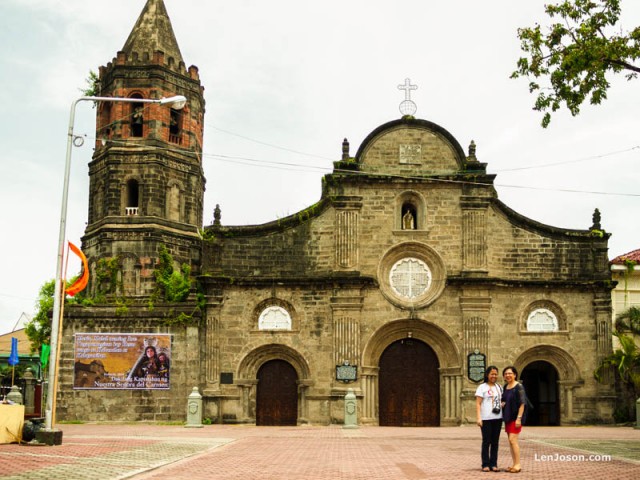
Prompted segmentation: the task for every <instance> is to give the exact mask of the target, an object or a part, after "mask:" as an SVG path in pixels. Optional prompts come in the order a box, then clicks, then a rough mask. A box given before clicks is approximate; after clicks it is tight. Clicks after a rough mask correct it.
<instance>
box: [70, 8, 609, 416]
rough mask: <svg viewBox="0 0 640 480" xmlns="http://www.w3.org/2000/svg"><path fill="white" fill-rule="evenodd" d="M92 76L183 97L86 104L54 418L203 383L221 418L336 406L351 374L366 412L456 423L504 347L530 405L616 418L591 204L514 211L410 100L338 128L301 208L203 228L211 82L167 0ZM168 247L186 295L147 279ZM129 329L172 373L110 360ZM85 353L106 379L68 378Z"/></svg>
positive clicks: (105, 84) (320, 412) (181, 401)
mask: <svg viewBox="0 0 640 480" xmlns="http://www.w3.org/2000/svg"><path fill="white" fill-rule="evenodd" d="M407 86H409V84H408V82H407ZM99 88H100V96H114V97H127V98H129V97H133V98H160V97H169V96H172V95H185V96H186V97H187V99H188V106H187V107H186V108H185V109H184V110H181V111H174V110H171V109H167V108H166V107H165V108H163V107H161V106H158V105H153V106H148V107H147V108H143V107H144V105H141V104H140V105H137V104H135V103H133V104H119V103H116V102H114V103H113V104H111V105H110V106H108V105H107V104H106V103H103V104H100V105H99V107H98V117H97V127H96V128H97V132H96V138H104V139H105V142H104V145H103V144H102V142H98V143H97V144H96V150H95V154H94V157H93V160H92V162H91V164H90V166H89V175H90V194H91V195H90V208H89V222H88V226H87V229H86V232H85V236H84V238H83V250H84V251H85V253H86V254H87V257H88V259H89V264H90V269H91V274H92V275H91V281H90V286H89V290H88V292H87V297H88V298H90V299H93V302H92V304H91V306H87V305H86V304H85V305H84V306H71V307H69V308H67V309H66V311H65V324H64V328H63V339H62V357H61V358H62V370H61V375H60V392H59V394H58V418H60V419H65V420H73V419H84V420H88V419H92V420H180V419H184V418H185V417H186V403H187V397H188V395H189V393H191V391H192V388H193V387H197V388H198V390H199V392H200V393H201V394H202V396H203V405H204V407H203V408H204V416H205V417H208V418H210V419H212V421H214V422H220V423H256V424H258V425H298V424H305V423H310V424H329V423H340V422H341V421H342V419H343V406H344V403H343V398H344V395H345V394H346V393H347V389H353V390H354V392H355V394H356V396H357V398H358V417H359V422H360V423H362V424H371V425H406V426H432V425H433V426H438V425H457V424H461V423H465V422H474V421H475V398H474V392H475V389H476V387H477V385H478V383H479V382H481V381H482V371H483V369H484V367H486V366H487V365H497V366H498V368H499V369H500V371H501V370H502V368H504V367H506V366H507V365H515V366H516V367H517V368H518V369H519V371H520V373H521V379H522V381H523V383H524V384H525V386H526V388H527V391H528V394H529V397H530V398H531V400H532V402H533V403H534V406H535V408H534V410H533V412H532V415H531V417H530V423H531V424H538V425H560V424H571V423H580V422H587V421H592V420H595V419H599V420H601V421H611V419H612V413H613V405H614V397H613V389H612V386H611V383H610V382H607V381H605V382H604V383H598V382H596V380H595V379H594V377H593V371H594V370H595V369H596V367H597V366H598V363H599V361H600V360H601V359H602V358H603V357H604V356H606V355H607V354H609V353H610V351H611V288H612V285H611V273H610V270H609V266H608V260H607V239H608V234H607V233H605V232H603V231H602V229H601V227H600V224H599V223H600V221H599V218H598V217H597V215H594V223H593V225H592V226H591V228H589V229H585V230H567V229H562V228H556V227H551V226H547V225H543V224H541V223H538V222H536V221H534V220H531V219H529V218H526V217H524V216H522V215H520V214H518V213H516V212H515V211H513V210H511V209H510V208H509V207H508V206H507V205H505V204H504V203H502V202H501V201H500V200H499V199H498V196H497V193H496V190H495V188H494V186H493V182H494V175H491V174H488V173H487V171H486V164H485V163H482V162H480V161H479V160H478V158H477V156H476V147H475V145H474V144H473V142H472V143H471V145H470V146H469V148H468V150H467V151H466V152H465V151H464V150H463V148H462V147H461V145H460V143H459V142H458V141H457V140H456V139H455V138H454V137H453V136H452V135H451V134H450V133H449V132H448V131H447V130H445V129H444V128H442V127H441V126H439V125H436V124H434V123H432V122H429V121H427V120H421V119H416V118H414V117H412V116H411V115H405V116H403V117H402V118H400V119H397V120H392V121H390V122H388V123H386V124H384V125H381V126H379V127H377V128H375V129H374V130H373V131H372V132H371V133H370V134H369V136H368V137H367V138H366V139H365V140H364V141H363V142H362V143H361V145H360V146H359V147H358V149H357V151H356V152H355V154H354V155H353V156H352V155H351V151H350V146H349V143H348V142H347V141H346V139H345V141H344V142H343V145H342V152H341V155H337V157H338V158H337V159H336V161H335V162H334V168H333V172H332V173H331V174H328V175H326V176H325V177H324V178H323V179H322V186H323V188H322V195H321V198H320V200H319V201H318V202H317V203H316V204H314V205H312V206H310V207H309V208H307V209H305V210H303V211H301V212H298V213H297V214H294V215H291V216H289V217H286V218H283V219H279V220H277V221H274V222H271V223H267V224H264V225H250V226H226V225H224V224H222V222H221V221H220V215H219V214H218V215H216V220H215V221H214V223H213V224H212V225H209V226H207V227H205V228H202V204H203V195H204V185H205V179H204V175H203V173H202V165H201V153H202V131H203V125H204V110H205V102H204V98H203V88H202V86H201V85H200V81H199V76H198V70H197V68H196V67H189V68H188V69H187V68H185V64H184V62H183V60H182V55H181V53H180V50H179V48H178V44H177V41H176V39H175V36H174V34H173V31H172V28H171V23H170V20H169V17H168V15H167V11H166V9H165V6H164V4H163V2H162V0H148V1H147V4H146V6H145V7H144V10H143V11H142V13H141V15H140V17H139V19H138V22H137V23H136V25H135V27H134V29H133V31H132V33H131V35H130V37H129V39H128V40H127V42H126V43H125V46H124V48H123V50H122V51H121V52H118V54H117V57H116V58H115V59H114V60H113V62H111V63H109V64H108V65H107V66H106V67H102V68H101V69H100V86H99ZM167 259H169V260H167ZM167 262H169V264H170V267H173V274H177V272H179V271H180V269H181V268H182V274H183V275H184V274H186V275H188V276H190V277H191V278H193V279H195V280H196V281H197V282H194V285H197V286H194V287H193V288H192V289H191V292H190V293H189V295H188V296H184V297H182V298H179V299H176V298H173V299H171V301H168V300H167V298H166V297H162V296H161V295H159V294H158V292H159V290H158V283H160V282H161V280H160V279H161V274H162V272H163V271H166V269H167V267H168V265H167ZM185 266H186V268H184V267H185ZM169 270H171V268H169ZM179 278H180V277H179V275H178V279H179ZM164 293H166V288H165V290H164ZM85 303H86V302H85ZM114 345H115V346H116V347H118V348H115V347H114ZM129 346H131V348H137V349H139V350H140V354H139V355H138V353H135V354H131V355H133V357H135V358H134V360H135V364H136V365H137V366H142V365H145V364H146V365H149V366H150V367H149V371H150V372H152V374H153V375H155V376H156V377H159V378H162V374H160V373H158V371H157V367H156V366H155V365H158V364H157V363H154V362H155V360H153V358H152V357H153V356H154V355H157V354H160V353H163V354H167V356H170V372H171V375H170V380H169V377H168V375H167V374H166V371H167V369H168V365H169V363H167V364H166V366H165V367H166V368H165V370H164V372H165V377H164V378H165V379H164V380H157V381H155V382H154V383H149V382H143V381H138V380H137V379H132V374H131V371H128V370H127V367H126V366H124V367H122V366H120V364H121V363H125V362H120V363H118V361H116V360H118V359H117V358H116V357H117V356H118V355H124V354H123V353H122V352H124V351H127V348H129ZM134 346H135V347H134ZM150 346H153V347H154V349H153V350H154V352H152V353H144V354H143V353H142V351H143V350H144V351H145V352H146V351H147V349H148V348H149V347H150ZM109 348H111V350H109ZM100 352H107V353H106V354H105V355H102V356H101V355H100V354H99V353H100ZM118 352H120V353H118ZM133 357H132V358H133ZM120 360H121V359H120ZM127 361H129V360H127ZM92 362H93V365H96V362H98V363H99V364H100V369H101V370H100V371H101V375H103V376H105V377H106V378H109V377H110V375H111V378H112V379H113V381H110V382H108V381H105V382H103V383H100V382H94V383H95V384H98V383H100V384H99V385H94V386H93V387H91V381H88V380H87V381H84V382H79V381H78V378H77V377H78V375H82V373H81V372H83V371H87V370H88V368H87V367H86V366H87V365H89V364H92ZM118 368H120V369H121V370H122V372H121V377H122V378H121V379H120V380H118V377H117V375H115V371H116V370H117V369H118ZM140 371H142V370H140ZM110 372H111V373H110ZM140 375H142V374H140ZM125 377H126V380H125ZM118 381H120V382H121V383H118ZM163 382H164V383H163ZM77 385H83V388H78V387H77Z"/></svg>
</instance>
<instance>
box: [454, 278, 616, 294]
mask: <svg viewBox="0 0 640 480" xmlns="http://www.w3.org/2000/svg"><path fill="white" fill-rule="evenodd" d="M614 284H615V282H612V281H610V280H607V279H601V280H515V279H508V278H498V277H468V276H465V275H450V276H448V277H447V285H448V286H456V287H457V286H463V287H468V286H477V287H492V288H549V289H555V290H557V289H560V288H565V289H576V288H578V289H585V288H587V289H590V290H591V291H593V290H602V289H605V290H612V289H613V288H614V287H615V285H614Z"/></svg>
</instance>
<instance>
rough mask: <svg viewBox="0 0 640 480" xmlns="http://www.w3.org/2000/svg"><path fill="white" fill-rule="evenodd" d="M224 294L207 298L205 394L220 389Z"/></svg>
mask: <svg viewBox="0 0 640 480" xmlns="http://www.w3.org/2000/svg"><path fill="white" fill-rule="evenodd" d="M221 309H222V295H221V294H220V295H216V296H213V297H208V298H207V310H206V330H205V355H204V358H205V381H206V384H207V386H206V387H205V390H204V395H205V396H209V395H214V394H215V393H217V392H219V390H220V345H219V343H218V342H219V338H220V334H219V329H220V315H221V312H220V311H221Z"/></svg>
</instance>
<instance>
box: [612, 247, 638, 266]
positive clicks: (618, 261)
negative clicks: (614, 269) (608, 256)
mask: <svg viewBox="0 0 640 480" xmlns="http://www.w3.org/2000/svg"><path fill="white" fill-rule="evenodd" d="M625 260H627V261H631V262H636V263H639V264H640V248H639V249H637V250H632V251H630V252H629V253H624V254H622V255H618V256H617V257H616V258H614V259H613V260H611V261H610V262H609V263H611V264H612V265H624V262H625Z"/></svg>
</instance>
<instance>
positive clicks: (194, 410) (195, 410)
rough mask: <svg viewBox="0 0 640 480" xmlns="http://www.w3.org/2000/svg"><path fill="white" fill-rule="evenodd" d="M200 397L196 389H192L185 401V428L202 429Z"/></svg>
mask: <svg viewBox="0 0 640 480" xmlns="http://www.w3.org/2000/svg"><path fill="white" fill-rule="evenodd" d="M202 426H203V425H202V395H200V392H198V387H193V391H192V392H191V394H190V395H189V399H188V400H187V424H186V425H185V427H187V428H202Z"/></svg>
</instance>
